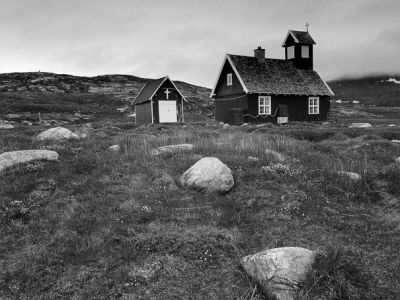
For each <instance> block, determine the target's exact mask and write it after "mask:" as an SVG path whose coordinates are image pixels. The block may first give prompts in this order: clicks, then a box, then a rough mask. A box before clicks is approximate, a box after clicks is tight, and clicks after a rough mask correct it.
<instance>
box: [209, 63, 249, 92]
mask: <svg viewBox="0 0 400 300" xmlns="http://www.w3.org/2000/svg"><path fill="white" fill-rule="evenodd" d="M229 73H232V85H231V86H227V85H226V75H227V74H229ZM243 92H244V91H243V87H242V85H241V84H240V81H239V79H238V78H237V76H236V74H235V72H234V71H233V69H232V67H231V65H230V63H229V62H228V61H226V62H225V65H224V66H223V68H222V72H221V75H220V77H219V79H218V83H217V85H216V88H215V91H214V93H215V95H216V98H217V97H223V96H227V95H231V96H232V95H239V94H243Z"/></svg>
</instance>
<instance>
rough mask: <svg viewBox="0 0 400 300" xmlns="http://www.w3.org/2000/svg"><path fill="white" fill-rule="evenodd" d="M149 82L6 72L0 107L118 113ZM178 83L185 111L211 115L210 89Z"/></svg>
mask: <svg viewBox="0 0 400 300" xmlns="http://www.w3.org/2000/svg"><path fill="white" fill-rule="evenodd" d="M147 80H149V79H148V78H141V77H137V76H132V75H101V76H95V77H84V76H73V75H67V74H54V73H46V72H27V73H4V74H0V104H1V105H3V106H4V104H6V106H7V107H8V110H9V111H11V112H16V111H17V112H21V111H26V110H29V111H34V112H49V110H52V111H54V112H61V111H62V110H63V109H66V110H69V112H71V111H72V110H75V109H78V108H79V111H86V112H89V111H92V110H96V105H107V106H108V108H107V111H111V109H113V110H114V108H112V107H113V106H114V107H115V110H116V109H117V108H118V107H121V106H127V105H129V104H130V103H131V102H132V100H133V99H134V98H135V96H136V95H137V93H138V92H139V90H140V89H141V88H142V86H143V85H144V84H145V83H146V81H147ZM176 84H177V86H178V88H179V89H180V90H181V92H182V93H183V94H184V96H185V97H186V98H187V100H188V103H187V106H186V111H193V112H195V113H197V111H200V112H203V113H205V114H210V112H211V111H212V110H211V107H212V106H213V104H212V101H211V100H210V99H209V95H210V92H211V90H210V89H208V88H205V87H200V86H196V85H192V84H189V83H186V82H181V81H176ZM71 103H73V104H71ZM0 109H1V108H0Z"/></svg>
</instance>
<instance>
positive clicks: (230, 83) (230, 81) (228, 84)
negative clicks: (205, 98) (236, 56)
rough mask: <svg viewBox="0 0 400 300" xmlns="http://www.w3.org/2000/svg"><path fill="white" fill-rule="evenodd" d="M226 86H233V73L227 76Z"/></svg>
mask: <svg viewBox="0 0 400 300" xmlns="http://www.w3.org/2000/svg"><path fill="white" fill-rule="evenodd" d="M226 85H227V86H231V85H232V73H229V74H228V75H226Z"/></svg>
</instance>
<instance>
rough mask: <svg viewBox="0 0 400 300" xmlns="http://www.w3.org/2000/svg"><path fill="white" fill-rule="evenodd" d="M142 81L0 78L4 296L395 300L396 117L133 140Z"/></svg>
mask: <svg viewBox="0 0 400 300" xmlns="http://www.w3.org/2000/svg"><path fill="white" fill-rule="evenodd" d="M143 82H144V79H141V78H137V77H134V76H119V75H115V76H98V77H93V78H84V77H74V76H69V75H55V74H49V73H23V74H21V73H15V74H0V86H1V87H0V90H1V91H0V104H1V105H0V110H1V121H0V223H1V226H0V298H5V299H47V298H48V299H110V298H111V299H248V300H250V299H253V300H254V299H273V298H274V297H277V299H294V298H295V299H397V298H396V297H398V294H399V291H400V277H399V274H398V270H399V268H400V260H399V257H398V249H399V248H400V239H399V236H400V235H399V230H400V204H399V197H400V189H399V185H398V182H399V180H400V167H399V166H400V130H399V126H400V123H399V119H400V118H399V117H400V110H399V109H398V108H393V107H391V108H386V107H366V106H351V107H350V106H347V105H341V106H336V104H334V105H333V111H334V112H335V114H336V116H337V119H336V121H337V123H328V122H326V123H290V124H288V125H286V126H278V125H273V124H244V125H242V126H229V125H227V124H222V123H218V122H215V121H213V106H212V103H211V102H210V101H209V100H208V94H209V90H208V89H205V88H201V87H196V86H193V85H189V84H187V83H183V82H177V84H178V85H179V86H180V88H181V89H182V90H183V91H184V93H185V95H186V96H187V98H188V100H189V103H188V104H187V106H188V109H187V110H186V113H187V115H186V116H185V120H186V123H185V124H175V125H171V124H170V125H156V124H154V125H151V124H150V125H141V126H138V125H135V123H134V119H133V118H132V117H131V116H130V111H129V106H127V104H129V102H130V101H131V99H132V97H134V95H135V93H137V91H138V88H139V86H140V85H141V84H142V83H143Z"/></svg>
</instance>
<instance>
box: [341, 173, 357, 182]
mask: <svg viewBox="0 0 400 300" xmlns="http://www.w3.org/2000/svg"><path fill="white" fill-rule="evenodd" d="M337 174H338V175H340V176H342V177H346V178H348V179H350V180H352V181H359V180H360V179H361V176H360V175H359V174H357V173H354V172H346V171H337Z"/></svg>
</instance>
